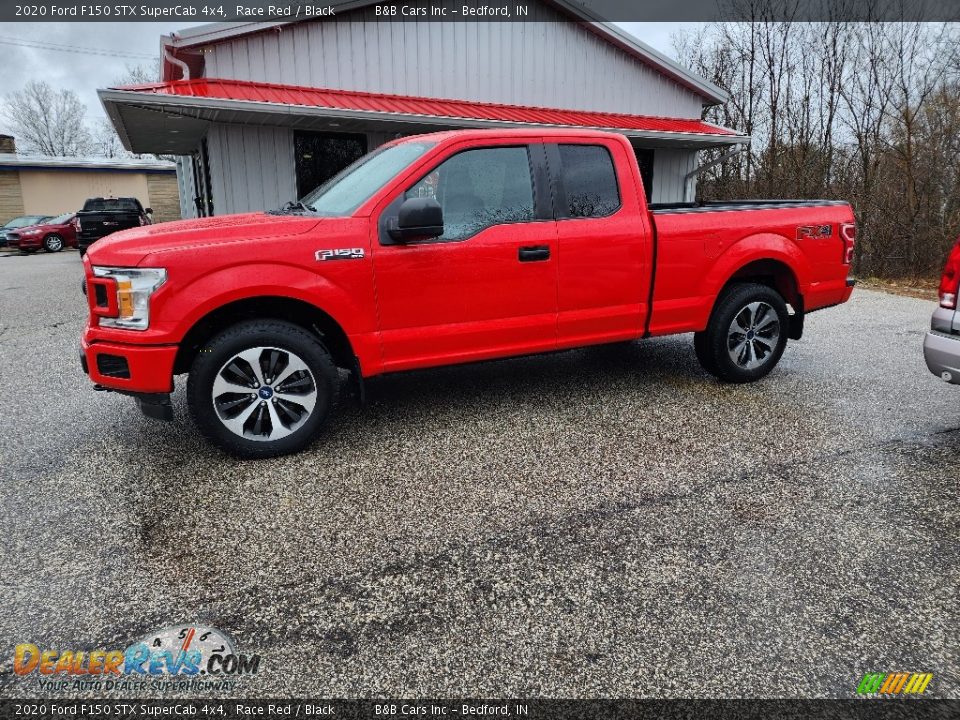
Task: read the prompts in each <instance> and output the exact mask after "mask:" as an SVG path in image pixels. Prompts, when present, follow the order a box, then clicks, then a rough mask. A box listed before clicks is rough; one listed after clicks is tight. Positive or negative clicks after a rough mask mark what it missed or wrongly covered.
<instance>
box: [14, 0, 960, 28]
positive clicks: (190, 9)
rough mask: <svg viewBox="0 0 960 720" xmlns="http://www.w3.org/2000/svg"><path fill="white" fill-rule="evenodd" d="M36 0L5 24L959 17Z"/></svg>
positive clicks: (533, 1) (620, 2) (849, 4)
mask: <svg viewBox="0 0 960 720" xmlns="http://www.w3.org/2000/svg"><path fill="white" fill-rule="evenodd" d="M127 1H128V2H129V4H127V2H119V3H118V2H97V1H96V0H33V1H32V2H29V1H28V2H23V3H20V2H10V1H9V0H4V2H3V3H2V4H0V21H3V22H157V21H169V22H171V23H173V24H174V25H175V23H176V22H178V21H179V22H191V23H193V22H237V21H242V22H274V23H276V22H293V21H297V20H307V19H309V20H322V21H327V22H337V21H339V20H344V19H346V20H357V19H364V20H371V21H378V22H489V21H501V22H504V21H505V22H551V21H567V20H570V19H571V18H573V19H580V20H587V21H617V22H627V21H642V22H704V21H757V22H766V21H773V22H781V21H795V22H804V21H831V20H836V21H849V22H899V21H945V22H955V21H960V2H958V0H682V1H681V2H676V0H405V1H400V2H381V3H375V2H364V1H363V0H347V1H346V2H344V1H340V2H337V1H334V0H331V1H330V2H323V0H274V1H273V2H269V1H268V0H232V1H231V2H221V1H220V0H147V1H146V2H139V1H137V0H127Z"/></svg>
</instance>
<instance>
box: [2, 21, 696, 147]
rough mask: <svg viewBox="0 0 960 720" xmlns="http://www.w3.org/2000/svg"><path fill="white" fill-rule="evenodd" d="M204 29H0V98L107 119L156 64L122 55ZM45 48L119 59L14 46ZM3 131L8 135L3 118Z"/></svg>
mask: <svg viewBox="0 0 960 720" xmlns="http://www.w3.org/2000/svg"><path fill="white" fill-rule="evenodd" d="M201 24H203V23H180V22H177V23H174V24H170V23H166V22H160V23H4V24H2V25H0V53H2V56H3V65H4V68H3V72H2V73H0V98H6V96H7V94H8V93H10V92H11V91H14V90H18V89H20V88H21V87H23V85H24V84H25V83H27V82H28V81H30V80H34V79H36V80H45V81H47V82H49V83H50V84H51V85H53V86H54V87H57V88H70V89H71V90H74V91H75V92H76V93H77V94H78V95H79V96H80V99H81V100H83V102H84V104H85V105H86V107H87V117H88V118H89V119H96V118H102V117H104V112H103V107H102V106H101V105H100V101H99V100H98V99H97V95H96V90H97V88H103V87H108V86H110V85H113V84H115V83H116V81H117V79H118V78H120V77H122V76H123V75H124V73H125V71H126V66H127V65H131V66H134V65H139V64H155V63H156V62H158V61H157V60H156V59H154V60H153V61H151V60H148V59H147V58H146V57H122V56H120V55H121V54H131V55H138V56H139V55H153V56H159V46H160V36H161V35H162V34H166V33H170V32H173V31H176V30H182V29H184V28H188V27H192V26H194V25H201ZM618 25H620V26H622V27H623V28H624V29H626V30H627V32H630V33H632V34H633V35H635V36H636V37H638V38H640V39H641V40H643V41H644V42H646V43H647V44H649V45H652V46H653V47H655V48H657V49H658V50H660V51H662V52H664V53H666V54H668V55H671V56H672V54H673V53H672V48H671V43H670V37H671V35H672V34H673V33H674V32H676V31H677V30H680V29H683V28H685V27H692V26H689V25H687V26H685V25H684V24H682V23H618ZM18 42H28V43H29V42H42V43H47V44H54V45H62V46H68V47H72V48H76V49H88V48H98V49H100V50H101V51H103V52H111V53H117V55H111V56H105V55H94V54H88V53H81V52H64V51H61V50H51V49H39V48H31V47H24V46H22V45H17V44H14V43H18ZM0 130H2V131H4V132H9V128H8V127H7V126H6V122H5V121H4V120H3V119H2V117H0Z"/></svg>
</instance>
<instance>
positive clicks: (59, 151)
mask: <svg viewBox="0 0 960 720" xmlns="http://www.w3.org/2000/svg"><path fill="white" fill-rule="evenodd" d="M84 111H85V108H84V105H83V103H82V102H80V98H79V97H78V96H77V94H76V93H74V92H72V91H70V90H54V89H53V88H52V87H51V86H50V85H48V84H47V83H45V82H37V81H35V80H33V81H31V82H29V83H27V84H26V86H24V88H23V90H19V91H17V92H13V93H10V94H9V95H8V96H7V102H6V107H5V108H4V109H3V114H4V116H5V117H6V120H7V122H8V124H9V125H10V128H11V129H12V130H13V132H14V134H15V135H16V137H17V142H18V143H19V144H20V145H21V147H23V148H24V149H25V150H26V151H27V152H32V153H37V154H39V155H55V156H66V157H71V156H76V155H83V154H84V153H86V152H87V151H88V149H89V147H90V133H89V131H88V130H87V127H86V125H85V124H84V118H83V116H84Z"/></svg>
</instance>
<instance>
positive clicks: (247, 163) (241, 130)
mask: <svg viewBox="0 0 960 720" xmlns="http://www.w3.org/2000/svg"><path fill="white" fill-rule="evenodd" d="M207 147H208V151H209V153H210V183H211V185H212V186H213V210H214V214H216V215H227V214H229V213H238V212H247V211H251V210H270V209H272V208H277V207H280V206H281V205H283V203H285V202H287V201H288V200H295V199H296V195H297V173H296V164H295V162H294V156H293V155H294V148H293V130H291V129H289V128H274V127H259V126H252V125H211V126H210V130H209V132H208V133H207ZM195 215H196V212H194V213H192V215H191V216H195Z"/></svg>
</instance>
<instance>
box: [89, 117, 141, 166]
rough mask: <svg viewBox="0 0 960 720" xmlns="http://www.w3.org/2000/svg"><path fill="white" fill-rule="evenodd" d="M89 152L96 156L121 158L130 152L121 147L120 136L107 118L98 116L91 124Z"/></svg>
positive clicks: (128, 155)
mask: <svg viewBox="0 0 960 720" xmlns="http://www.w3.org/2000/svg"><path fill="white" fill-rule="evenodd" d="M91 152H93V154H94V155H96V156H98V157H104V158H123V157H131V153H130V152H128V151H127V150H126V148H124V147H123V144H122V143H121V142H120V136H119V135H117V131H116V129H114V127H113V123H111V122H110V121H109V120H108V119H107V118H99V119H98V120H97V121H96V122H95V123H94V126H93V132H92V140H91Z"/></svg>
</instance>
